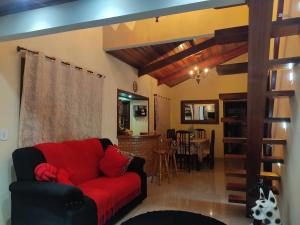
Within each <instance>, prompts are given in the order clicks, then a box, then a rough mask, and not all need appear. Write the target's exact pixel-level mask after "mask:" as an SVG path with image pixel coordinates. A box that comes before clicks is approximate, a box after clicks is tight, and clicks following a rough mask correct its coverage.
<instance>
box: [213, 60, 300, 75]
mask: <svg viewBox="0 0 300 225" xmlns="http://www.w3.org/2000/svg"><path fill="white" fill-rule="evenodd" d="M290 63H291V64H292V65H293V66H295V65H297V64H299V63H300V57H290V58H281V59H273V60H270V61H269V70H280V69H289V64H290ZM216 70H217V72H218V74H219V75H233V74H242V73H248V62H243V63H234V64H226V65H217V66H216Z"/></svg>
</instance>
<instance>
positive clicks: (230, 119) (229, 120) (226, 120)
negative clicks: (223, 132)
mask: <svg viewBox="0 0 300 225" xmlns="http://www.w3.org/2000/svg"><path fill="white" fill-rule="evenodd" d="M221 122H223V123H243V124H246V123H247V121H246V120H245V119H238V118H234V117H223V118H221Z"/></svg>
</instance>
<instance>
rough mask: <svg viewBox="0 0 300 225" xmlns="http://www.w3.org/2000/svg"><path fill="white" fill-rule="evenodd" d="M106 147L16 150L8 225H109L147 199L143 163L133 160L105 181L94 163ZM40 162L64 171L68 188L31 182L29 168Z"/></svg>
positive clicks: (93, 142) (92, 143)
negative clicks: (70, 183) (68, 173)
mask: <svg viewBox="0 0 300 225" xmlns="http://www.w3.org/2000/svg"><path fill="white" fill-rule="evenodd" d="M109 145H112V143H111V142H110V140H108V139H100V140H97V139H90V140H85V141H71V142H64V143H48V144H41V145H37V146H35V147H30V148H24V149H18V150H16V151H15V152H14V153H13V161H14V167H15V170H16V175H17V182H15V183H13V184H12V185H11V186H10V191H11V195H12V225H27V224H30V225H47V224H49V225H50V224H51V225H54V224H55V225H81V224H82V225H96V224H98V225H99V224H100V225H102V224H114V222H116V221H117V220H118V219H119V218H121V217H122V216H123V215H124V214H125V213H127V212H128V211H129V210H131V209H132V208H133V207H135V206H136V205H137V204H139V203H140V202H141V201H142V200H143V199H144V198H146V196H147V181H146V174H145V173H144V171H143V165H144V163H145V161H144V160H143V159H142V158H138V157H135V158H134V159H133V160H132V161H131V163H130V165H129V166H128V169H127V171H126V172H125V173H124V175H122V176H118V177H105V176H103V175H101V173H100V172H99V169H98V163H99V159H100V157H101V156H100V155H101V154H100V152H102V150H103V151H104V152H105V150H106V148H107V146H109ZM43 162H48V163H50V164H52V165H54V166H56V167H58V168H63V169H67V170H68V171H70V180H71V181H72V183H73V184H74V185H64V184H58V183H53V182H39V181H36V180H35V177H34V168H35V167H36V166H37V165H39V164H40V163H43ZM46 199H48V200H49V201H48V202H47V201H45V200H46ZM36 215H41V216H38V217H37V216H36Z"/></svg>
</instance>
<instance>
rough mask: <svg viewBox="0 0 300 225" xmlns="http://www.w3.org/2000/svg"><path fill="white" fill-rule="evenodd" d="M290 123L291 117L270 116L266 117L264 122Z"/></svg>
mask: <svg viewBox="0 0 300 225" xmlns="http://www.w3.org/2000/svg"><path fill="white" fill-rule="evenodd" d="M283 122H285V123H290V122H291V118H289V117H272V118H266V119H265V123H283Z"/></svg>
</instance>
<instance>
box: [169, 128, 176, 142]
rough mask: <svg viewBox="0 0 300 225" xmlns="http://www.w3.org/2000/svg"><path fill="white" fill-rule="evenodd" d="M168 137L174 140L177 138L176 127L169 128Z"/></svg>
mask: <svg viewBox="0 0 300 225" xmlns="http://www.w3.org/2000/svg"><path fill="white" fill-rule="evenodd" d="M167 138H172V139H173V140H176V132H175V129H168V130H167Z"/></svg>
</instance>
